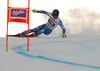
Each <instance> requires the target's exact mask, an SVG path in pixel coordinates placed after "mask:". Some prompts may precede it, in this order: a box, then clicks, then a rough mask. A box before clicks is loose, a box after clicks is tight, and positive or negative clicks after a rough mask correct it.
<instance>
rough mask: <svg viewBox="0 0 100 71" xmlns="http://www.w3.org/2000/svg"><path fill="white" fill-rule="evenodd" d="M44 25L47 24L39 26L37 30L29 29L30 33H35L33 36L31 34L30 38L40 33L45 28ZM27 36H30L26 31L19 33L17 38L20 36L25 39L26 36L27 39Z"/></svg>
mask: <svg viewBox="0 0 100 71" xmlns="http://www.w3.org/2000/svg"><path fill="white" fill-rule="evenodd" d="M44 25H45V24H43V25H41V26H38V27H37V28H34V29H29V33H32V32H34V33H33V34H31V35H29V36H30V37H31V36H34V35H35V34H36V32H37V31H39V30H41V29H43V28H44ZM27 34H28V30H26V31H24V32H22V33H18V34H17V36H18V37H25V36H26V37H27Z"/></svg>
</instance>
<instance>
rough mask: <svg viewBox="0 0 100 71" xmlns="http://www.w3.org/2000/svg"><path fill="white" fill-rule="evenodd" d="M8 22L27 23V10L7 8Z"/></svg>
mask: <svg viewBox="0 0 100 71" xmlns="http://www.w3.org/2000/svg"><path fill="white" fill-rule="evenodd" d="M8 11H9V17H8V18H9V22H21V23H28V22H29V20H28V9H27V8H13V7H9V10H8Z"/></svg>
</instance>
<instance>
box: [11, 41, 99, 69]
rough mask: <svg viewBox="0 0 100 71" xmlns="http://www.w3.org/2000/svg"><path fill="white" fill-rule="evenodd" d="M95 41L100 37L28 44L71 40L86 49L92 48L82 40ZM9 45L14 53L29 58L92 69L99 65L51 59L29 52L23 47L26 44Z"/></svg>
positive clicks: (39, 43)
mask: <svg viewBox="0 0 100 71" xmlns="http://www.w3.org/2000/svg"><path fill="white" fill-rule="evenodd" d="M95 41H100V39H90V40H84V41H81V42H79V41H48V42H36V43H32V44H30V46H31V45H32V46H33V47H34V46H35V45H45V44H47V43H50V44H54V43H65V42H71V43H72V44H76V45H78V46H81V47H84V49H82V50H81V51H87V50H91V49H92V48H89V47H90V46H87V45H85V43H83V42H93V43H94V42H95ZM95 43H96V42H95ZM10 46H13V48H12V50H16V52H15V53H18V54H20V55H23V56H26V57H29V58H38V59H43V60H48V61H52V62H58V63H63V64H69V65H74V66H82V67H89V68H94V69H100V67H99V66H93V65H85V64H78V63H73V62H68V61H63V60H59V59H53V58H49V57H46V56H42V55H34V54H29V53H28V52H27V51H26V49H23V48H24V47H25V46H26V44H23V45H10Z"/></svg>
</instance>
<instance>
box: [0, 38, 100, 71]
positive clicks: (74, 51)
mask: <svg viewBox="0 0 100 71" xmlns="http://www.w3.org/2000/svg"><path fill="white" fill-rule="evenodd" d="M99 45H100V37H95V36H94V37H93V36H92V37H90V36H87V37H86V36H84V37H82V36H80V37H79V36H67V37H66V38H61V37H49V36H45V37H43V36H39V37H35V38H30V49H29V51H27V38H11V37H9V46H8V48H9V49H8V52H6V38H5V37H4V38H3V37H1V38H0V71H100V63H99V60H100V55H99V54H100V48H99Z"/></svg>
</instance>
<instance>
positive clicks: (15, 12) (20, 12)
mask: <svg viewBox="0 0 100 71" xmlns="http://www.w3.org/2000/svg"><path fill="white" fill-rule="evenodd" d="M11 17H23V18H26V10H24V9H11Z"/></svg>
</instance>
